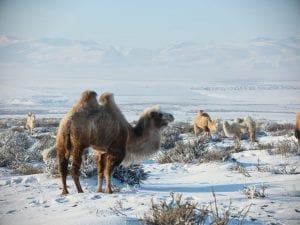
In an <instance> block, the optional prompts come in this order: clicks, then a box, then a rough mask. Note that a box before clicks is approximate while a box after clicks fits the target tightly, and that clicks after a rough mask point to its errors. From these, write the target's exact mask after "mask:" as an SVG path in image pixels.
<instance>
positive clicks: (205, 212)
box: [143, 188, 252, 225]
mask: <svg viewBox="0 0 300 225" xmlns="http://www.w3.org/2000/svg"><path fill="white" fill-rule="evenodd" d="M212 195H213V202H210V204H209V205H202V206H201V207H200V208H199V207H198V204H197V203H193V202H188V201H183V200H182V195H175V194H174V193H170V197H171V201H169V202H167V201H163V202H160V203H159V204H155V203H154V202H153V199H152V201H151V209H150V211H151V212H150V213H149V214H145V215H144V218H143V222H144V223H145V224H146V225H204V224H211V225H227V224H230V223H231V222H235V223H234V224H239V225H241V224H243V222H244V220H245V218H246V216H247V214H248V212H249V210H250V207H251V206H252V205H249V206H246V207H245V208H243V209H242V210H241V211H239V212H238V213H237V215H234V214H233V213H232V212H231V210H232V209H231V202H230V204H229V205H228V206H227V207H223V206H220V205H219V204H218V203H217V198H216V194H215V192H214V189H213V188H212Z"/></svg>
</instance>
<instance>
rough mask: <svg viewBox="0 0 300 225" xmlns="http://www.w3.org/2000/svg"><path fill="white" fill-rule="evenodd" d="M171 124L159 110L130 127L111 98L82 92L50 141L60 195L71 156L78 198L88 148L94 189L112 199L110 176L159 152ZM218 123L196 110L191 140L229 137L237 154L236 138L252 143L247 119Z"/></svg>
mask: <svg viewBox="0 0 300 225" xmlns="http://www.w3.org/2000/svg"><path fill="white" fill-rule="evenodd" d="M173 121H174V117H173V115H172V114H170V113H167V112H163V111H161V109H160V107H159V106H153V107H151V108H147V109H145V110H144V112H143V113H142V114H141V115H140V118H139V119H138V121H137V123H136V124H135V125H134V126H132V125H131V124H130V123H129V122H127V120H126V119H125V117H124V116H123V114H122V112H121V110H120V109H119V107H118V106H117V104H116V103H115V100H114V97H113V94H112V93H103V94H102V95H101V96H100V98H99V101H98V100H97V93H96V92H94V91H85V92H83V93H82V94H81V97H80V99H79V101H78V102H77V103H76V104H75V105H74V106H73V107H72V108H71V110H70V111H69V112H68V113H67V115H66V116H65V117H64V118H63V119H62V120H61V122H60V124H59V128H58V133H57V137H56V151H57V158H58V171H59V173H60V175H61V182H62V194H64V195H65V194H68V189H67V174H68V164H69V159H70V156H72V158H73V160H72V166H71V175H72V178H73V181H74V183H75V186H76V188H77V191H78V192H79V193H80V192H83V190H82V188H81V185H80V181H79V169H80V166H81V162H82V155H83V153H84V150H85V149H86V148H88V147H91V148H92V149H93V150H94V152H95V156H96V163H97V172H98V187H97V192H102V191H103V190H102V184H103V179H104V178H105V180H106V188H105V192H106V193H112V189H111V175H112V172H113V170H114V168H116V167H117V166H119V165H120V164H122V165H125V166H126V165H130V164H133V163H137V162H139V161H142V160H144V159H147V158H148V157H149V156H151V155H153V154H154V153H155V152H157V151H158V150H159V148H160V143H161V132H162V130H163V128H165V127H166V126H167V125H168V124H169V123H171V122H173ZM219 124H220V122H219V120H212V119H211V117H210V116H209V115H208V113H206V112H204V111H203V110H200V111H199V112H198V114H197V116H196V117H195V118H194V120H193V128H194V134H195V136H196V137H197V136H198V135H199V134H200V131H204V132H205V136H206V137H208V138H210V137H211V133H214V132H217V131H220V130H221V129H222V130H223V132H224V134H225V136H227V137H233V138H234V140H235V147H236V148H240V140H241V135H242V134H244V133H248V135H249V139H250V141H251V143H254V142H255V140H256V138H255V133H256V124H255V121H254V120H253V119H252V118H251V117H250V116H247V117H245V118H243V119H240V118H236V119H235V120H234V121H231V122H229V121H226V120H224V121H223V122H222V123H221V124H220V125H221V126H220V128H219ZM34 125H35V116H34V115H33V114H32V113H29V114H28V116H27V121H26V128H27V129H28V130H29V132H30V134H32V131H33V128H34ZM295 137H296V138H297V139H298V142H299V144H300V113H298V114H297V117H296V126H295Z"/></svg>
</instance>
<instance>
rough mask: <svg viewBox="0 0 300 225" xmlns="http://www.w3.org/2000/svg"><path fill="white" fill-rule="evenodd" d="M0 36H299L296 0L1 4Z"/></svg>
mask: <svg viewBox="0 0 300 225" xmlns="http://www.w3.org/2000/svg"><path fill="white" fill-rule="evenodd" d="M0 33H2V34H5V35H12V36H16V37H19V38H29V39H37V38H44V37H65V38H71V39H81V40H96V41H100V42H103V43H111V44H115V45H121V46H126V47H141V48H161V47H165V46H166V45H170V44H174V43H177V42H182V41H192V42H198V43H199V42H200V43H201V42H204V43H208V42H217V43H223V42H235V41H246V40H251V39H254V38H257V37H270V38H285V37H289V36H299V35H300V1H297V0H295V1H292V0H268V1H266V0H251V1H250V0H249V1H244V0H236V1H230V0H224V1H213V0H208V1H200V0H198V1H177V0H151V1H143V0H135V1H133V0H132V1H124V0H120V1H96V0H87V1H83V0H82V1H79V0H67V1H61V0H35V1H34V0H19V1H17V0H0Z"/></svg>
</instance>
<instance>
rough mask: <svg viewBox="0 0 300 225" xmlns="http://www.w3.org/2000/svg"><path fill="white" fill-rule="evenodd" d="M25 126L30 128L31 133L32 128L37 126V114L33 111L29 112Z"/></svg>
mask: <svg viewBox="0 0 300 225" xmlns="http://www.w3.org/2000/svg"><path fill="white" fill-rule="evenodd" d="M25 127H26V129H28V130H29V132H30V134H32V130H33V128H34V127H35V115H34V114H33V113H32V112H29V113H28V115H27V120H26V125H25Z"/></svg>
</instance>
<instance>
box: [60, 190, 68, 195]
mask: <svg viewBox="0 0 300 225" xmlns="http://www.w3.org/2000/svg"><path fill="white" fill-rule="evenodd" d="M67 194H69V192H68V191H67V190H63V191H62V192H61V195H67Z"/></svg>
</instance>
